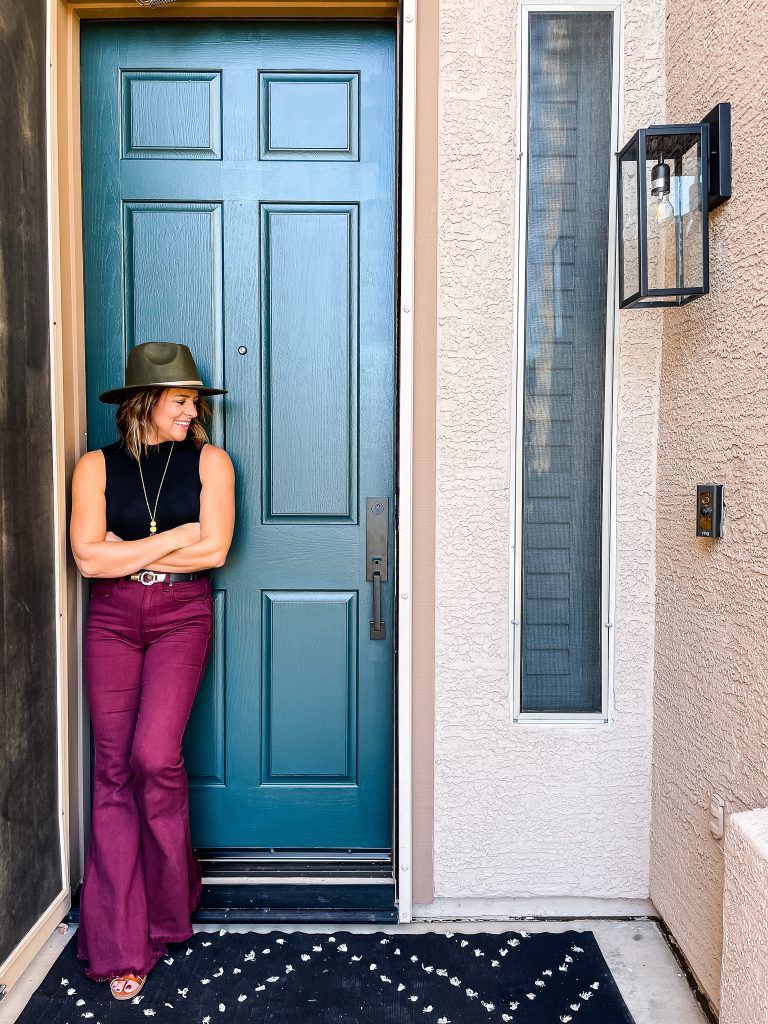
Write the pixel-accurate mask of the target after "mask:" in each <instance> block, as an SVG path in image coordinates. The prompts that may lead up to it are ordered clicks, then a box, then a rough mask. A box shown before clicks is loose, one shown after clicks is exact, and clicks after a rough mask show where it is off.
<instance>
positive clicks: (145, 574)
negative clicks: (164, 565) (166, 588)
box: [133, 569, 165, 587]
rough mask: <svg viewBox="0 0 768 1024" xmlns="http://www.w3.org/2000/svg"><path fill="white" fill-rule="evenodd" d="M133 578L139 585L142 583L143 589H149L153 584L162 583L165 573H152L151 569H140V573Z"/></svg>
mask: <svg viewBox="0 0 768 1024" xmlns="http://www.w3.org/2000/svg"><path fill="white" fill-rule="evenodd" d="M133 578H134V579H137V580H138V581H139V583H143V584H144V586H145V587H150V586H151V585H152V584H153V583H162V581H163V580H164V579H165V573H164V572H154V571H153V570H152V569H142V571H141V572H140V573H139V574H138V575H137V576H134V577H133Z"/></svg>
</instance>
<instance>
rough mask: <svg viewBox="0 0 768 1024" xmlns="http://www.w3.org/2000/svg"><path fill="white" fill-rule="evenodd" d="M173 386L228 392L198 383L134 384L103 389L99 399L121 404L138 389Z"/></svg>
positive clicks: (159, 388)
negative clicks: (201, 385)
mask: <svg viewBox="0 0 768 1024" xmlns="http://www.w3.org/2000/svg"><path fill="white" fill-rule="evenodd" d="M172 387H188V388H189V389H190V390H191V389H194V390H195V391H196V392H197V393H198V395H226V393H227V389H226V388H204V387H199V386H198V385H197V384H185V385H181V384H178V385H176V384H134V385H132V386H129V387H122V388H112V389H111V390H109V391H103V392H102V393H101V394H100V395H99V401H100V402H104V403H105V405H114V404H119V403H120V402H122V400H123V399H124V398H127V397H128V396H129V395H135V394H136V393H137V392H138V391H151V390H152V389H154V388H157V389H158V390H163V389H165V388H172Z"/></svg>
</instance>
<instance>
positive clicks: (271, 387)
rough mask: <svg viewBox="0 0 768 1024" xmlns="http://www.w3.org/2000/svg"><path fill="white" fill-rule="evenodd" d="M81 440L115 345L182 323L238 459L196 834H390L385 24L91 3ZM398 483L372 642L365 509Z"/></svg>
mask: <svg viewBox="0 0 768 1024" xmlns="http://www.w3.org/2000/svg"><path fill="white" fill-rule="evenodd" d="M81 60H82V64H81V66H82V111H81V112H82V146H83V149H82V156H83V244H84V269H85V299H86V308H85V330H86V353H87V392H88V448H96V447H99V446H100V445H103V444H105V443H108V442H109V441H111V440H113V439H114V418H113V417H114V408H108V407H106V406H104V405H102V404H101V403H99V401H98V398H97V396H98V394H99V392H101V391H103V390H105V389H106V388H108V387H112V386H114V385H115V384H117V383H120V382H121V381H122V374H123V367H124V364H125V358H126V353H127V350H128V349H130V347H131V346H133V345H136V344H139V343H141V342H146V341H157V340H159V341H183V342H185V343H186V344H188V345H189V346H190V347H191V349H192V351H193V353H194V354H195V357H196V359H197V360H198V365H199V366H200V369H201V371H202V373H203V376H204V378H205V379H210V380H211V381H212V382H215V383H217V384H218V383H220V382H221V383H222V384H223V386H224V387H226V388H228V389H229V393H228V395H227V396H226V397H225V398H223V399H221V398H216V399H212V400H211V401H212V403H213V404H214V407H215V416H214V425H213V429H212V440H213V441H214V443H216V444H219V445H222V446H224V447H225V448H226V449H227V451H228V452H229V454H230V456H231V457H232V460H233V462H234V465H235V470H236V473H237V525H236V532H235V538H234V542H233V545H232V548H231V551H230V554H229V557H228V559H227V563H226V565H225V566H224V567H222V568H220V569H217V570H215V573H214V581H213V585H214V590H215V604H214V607H215V631H216V633H215V637H216V643H215V650H214V654H213V656H212V658H211V663H210V666H209V671H208V674H207V677H206V679H205V680H204V682H203V684H202V687H201V690H200V693H199V695H198V698H197V701H196V704H195V707H194V710H193V713H192V718H191V719H190V723H189V726H188V729H187V732H186V735H185V739H184V758H185V763H186V767H187V771H188V774H189V779H190V814H191V821H192V833H193V843H194V845H195V846H196V847H205V848H239V849H242V848H250V849H264V848H267V849H270V850H278V851H279V850H293V851H324V850H328V851H339V850H345V851H353V852H357V851H363V850H382V849H389V848H390V847H391V834H392V811H391V808H392V767H393V717H394V716H393V707H394V705H393V658H392V651H393V645H392V639H393V629H392V608H393V601H392V594H393V583H392V581H393V568H394V566H393V557H392V556H393V547H394V545H393V530H394V524H393V522H392V518H393V516H392V508H393V502H392V497H393V424H394V352H395V345H394V267H395V253H394V238H395V231H394V228H395V212H394V197H395V177H394V173H395V164H394V138H395V118H394V96H395V82H394V32H393V30H392V28H391V27H390V26H389V25H385V24H375V25H374V24H347V23H341V22H339V23H312V24H309V23H287V22H281V23H250V22H249V23H245V22H226V23H212V22H181V21H176V22H172V23H171V22H158V21H154V22H152V23H148V22H142V23H129V22H126V23H115V22H111V23H98V24H97V23H92V24H88V23H84V24H83V29H82V54H81ZM370 498H386V499H389V502H388V504H387V503H386V502H382V503H380V504H379V506H378V507H379V509H381V508H383V509H384V510H386V509H387V508H388V510H389V511H388V518H389V549H388V566H387V568H388V581H387V582H386V583H383V584H382V585H381V617H382V619H383V620H384V623H385V628H384V634H385V635H384V637H383V638H382V639H372V638H371V626H370V622H371V620H372V618H373V587H372V583H371V582H366V510H367V507H368V505H370V504H375V503H370V502H367V499H370Z"/></svg>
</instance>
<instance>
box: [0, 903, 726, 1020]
mask: <svg viewBox="0 0 768 1024" xmlns="http://www.w3.org/2000/svg"><path fill="white" fill-rule="evenodd" d="M75 927H76V926H75V925H70V926H69V928H68V930H67V932H66V934H62V933H61V932H57V931H56V932H54V933H53V935H52V936H51V937H50V938H49V939H48V941H47V943H46V944H45V946H44V947H43V949H42V950H41V951H40V953H39V954H38V955H37V957H35V959H34V960H33V962H32V963H31V964H30V965H29V967H28V968H27V970H26V971H25V972H24V974H23V975H22V976H21V977H20V978H19V980H18V981H17V982H16V984H15V985H14V986H13V988H12V989H11V990H10V991H9V992H8V994H7V995H6V997H5V999H3V1000H2V1001H0V1024H13V1021H15V1020H16V1018H17V1017H18V1016H19V1014H20V1013H21V1011H22V1009H23V1008H24V1006H26V1004H27V1001H28V1000H29V998H30V997H31V995H32V993H33V992H34V991H35V989H36V988H37V986H38V985H39V984H40V982H41V981H42V979H43V977H44V976H45V975H46V973H47V972H48V970H49V969H50V967H51V965H52V964H53V962H54V961H55V959H56V957H57V956H58V955H59V953H60V952H61V950H62V948H63V947H64V946H65V945H66V943H67V942H68V941H69V939H70V938H71V936H72V934H73V931H74V928H75ZM222 927H225V928H227V930H228V931H232V932H235V931H238V932H268V931H272V930H279V931H285V932H290V931H302V932H333V931H351V932H371V931H383V932H427V931H440V930H443V931H445V930H447V929H450V931H454V932H465V933H471V932H503V931H519V930H520V929H524V930H525V931H529V932H537V931H549V932H559V931H565V930H568V929H571V928H573V929H575V930H576V931H591V932H593V933H594V935H595V938H596V939H597V942H598V944H599V946H600V949H601V950H602V953H603V956H604V957H605V960H606V962H607V963H608V966H609V967H610V969H611V971H612V972H613V976H614V978H615V979H616V983H617V985H618V986H619V989H620V990H621V994H622V995H623V997H624V1000H625V1002H626V1004H627V1006H628V1007H629V1010H630V1012H631V1013H632V1015H633V1017H634V1018H635V1024H706V1021H707V1017H706V1015H705V1014H704V1013H703V1011H702V1010H701V1008H700V1007H699V1005H698V1003H697V1001H696V998H695V996H694V994H693V992H692V991H691V988H690V986H689V985H688V982H687V980H686V977H685V975H684V974H683V972H682V970H681V969H680V966H679V965H678V963H677V961H676V959H675V957H674V955H673V954H672V951H671V950H670V948H669V946H668V945H667V942H666V940H665V938H664V935H663V934H662V932H661V930H660V928H659V926H658V924H657V923H656V922H655V921H651V920H643V921H616V920H609V919H595V918H570V919H568V920H557V921H555V920H552V921H526V920H515V921H461V922H458V921H447V922H441V921H423V922H414V923H413V924H404V925H381V926H379V925H355V924H349V925H347V924H339V925H336V926H333V927H328V926H327V925H321V924H317V925H314V924H302V925H298V926H292V925H290V924H268V925H265V924H261V925H239V926H238V925H233V924H223V925H218V924H207V925H204V926H195V931H196V932H197V931H218V930H219V928H222Z"/></svg>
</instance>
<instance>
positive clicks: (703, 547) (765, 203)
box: [651, 0, 768, 1024]
mask: <svg viewBox="0 0 768 1024" xmlns="http://www.w3.org/2000/svg"><path fill="white" fill-rule="evenodd" d="M767 45H768V6H767V5H766V4H764V3H761V2H748V0H734V2H731V3H729V4H727V5H723V4H721V3H719V2H715V0H674V2H671V3H670V4H669V6H668V21H667V104H668V107H667V113H668V118H669V120H670V121H676V120H682V121H688V120H691V121H694V120H698V119H699V118H701V117H702V116H703V115H704V114H706V113H707V112H708V111H709V110H710V109H711V107H712V106H713V105H714V104H715V103H716V102H719V101H723V100H730V101H731V103H732V105H733V193H734V194H733V198H732V199H730V200H729V201H728V202H727V203H725V204H724V205H723V206H721V207H720V208H719V209H717V210H715V211H714V212H713V213H712V215H711V216H710V274H711V283H710V287H711V292H710V294H709V295H708V296H704V297H703V298H701V299H697V300H696V301H695V302H693V303H691V304H690V305H689V306H686V307H684V309H682V310H675V311H671V312H668V313H666V314H665V325H664V339H663V368H662V391H661V416H660V435H659V455H658V518H657V524H658V533H657V625H656V659H655V663H656V679H655V694H656V696H655V721H654V772H653V825H652V861H651V897H652V899H653V902H654V903H655V905H656V907H657V908H658V909H659V910H660V912H661V913H662V915H663V917H664V919H665V920H666V922H667V924H668V925H669V927H670V929H671V930H672V932H673V934H674V935H675V938H676V939H677V941H678V942H679V943H680V946H681V948H682V950H683V952H684V953H685V955H686V957H687V958H688V960H689V962H690V963H691V965H692V967H693V969H694V971H695V972H696V974H697V976H698V978H699V981H700V983H701V984H702V986H703V987H704V989H705V990H706V992H707V994H708V995H709V997H710V999H711V1000H712V1001H713V1002H714V1003H715V1004H717V1002H718V994H719V987H720V959H721V949H722V913H723V855H722V851H721V849H720V847H719V846H718V844H717V843H716V841H715V840H714V839H713V838H712V836H711V834H710V831H709V820H708V818H709V802H710V797H711V795H712V794H713V793H716V794H719V795H720V796H721V797H723V798H724V799H725V800H726V803H727V808H730V809H732V810H737V811H741V810H748V809H752V808H755V807H762V806H764V805H765V803H766V793H768V730H766V724H765V723H766V707H767V706H768V629H766V609H768V569H767V568H766V567H767V566H768V505H767V504H766V498H765V496H766V493H768V435H767V432H766V397H767V396H768V388H767V386H766V380H767V379H768V376H767V373H766V371H767V370H768V325H767V323H766V314H768V275H767V274H766V271H767V270H768V231H766V223H768V159H767V154H768V149H767V148H766V147H768V119H767V118H766V110H768V80H767V79H766V75H765V72H764V61H765V52H766V46H767ZM713 481H714V482H718V483H724V484H725V493H726V503H727V508H728V511H727V516H726V536H725V538H724V539H723V540H719V541H709V540H703V539H697V538H696V537H695V535H694V503H695V491H696V484H697V483H708V482H713ZM765 955H766V954H765V950H764V951H763V956H764V957H765ZM763 1019H764V1013H763V1015H761V1016H759V1017H755V1018H752V1020H754V1022H755V1024H757V1021H762V1020H763Z"/></svg>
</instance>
